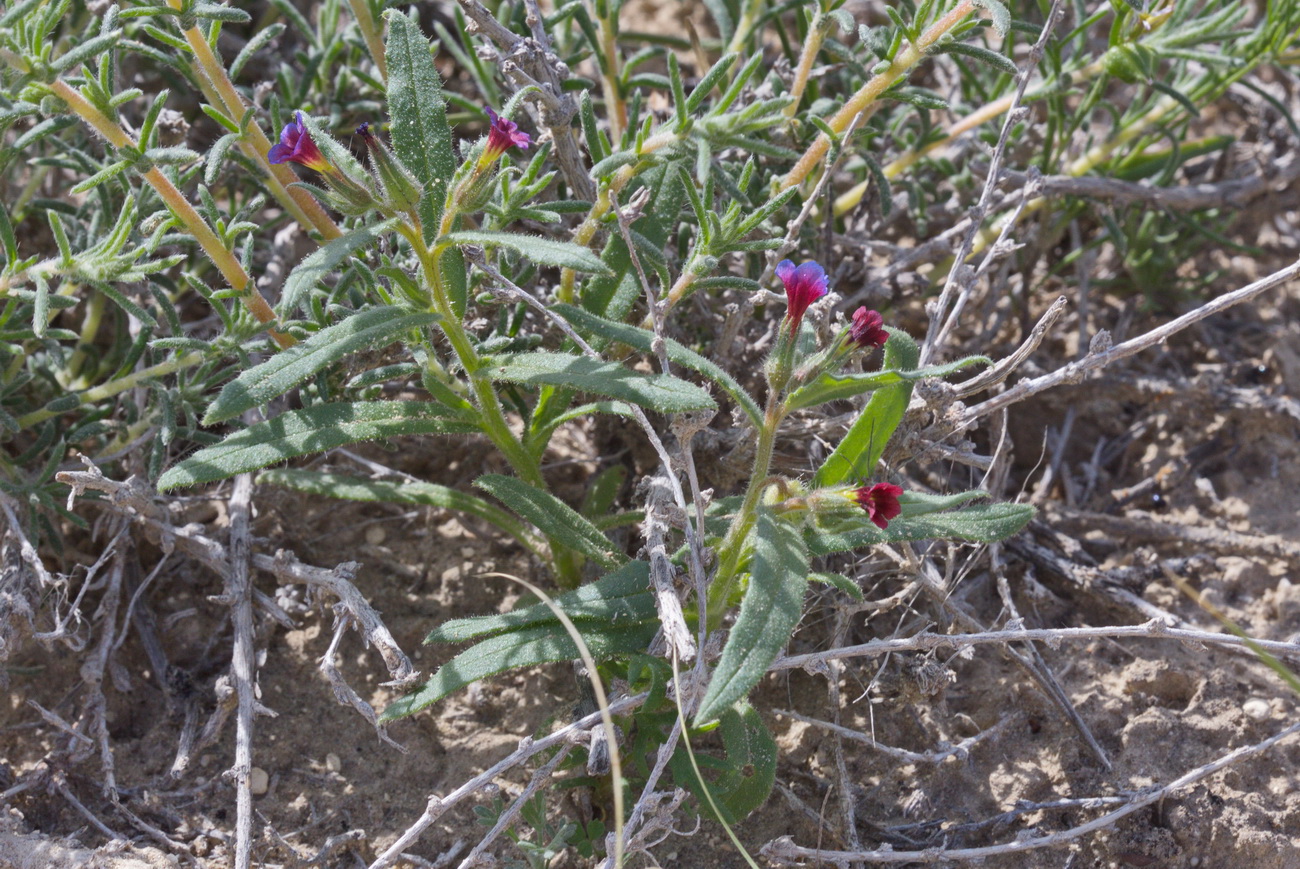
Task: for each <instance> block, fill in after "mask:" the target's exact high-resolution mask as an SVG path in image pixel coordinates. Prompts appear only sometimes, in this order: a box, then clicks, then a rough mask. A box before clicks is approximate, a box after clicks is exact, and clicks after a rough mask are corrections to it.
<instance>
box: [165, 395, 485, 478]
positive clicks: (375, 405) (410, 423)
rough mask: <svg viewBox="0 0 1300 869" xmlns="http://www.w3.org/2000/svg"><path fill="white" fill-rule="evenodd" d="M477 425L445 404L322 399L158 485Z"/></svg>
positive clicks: (246, 432) (216, 448) (180, 467)
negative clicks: (323, 401)
mask: <svg viewBox="0 0 1300 869" xmlns="http://www.w3.org/2000/svg"><path fill="white" fill-rule="evenodd" d="M476 431H478V427H477V426H475V425H474V424H472V423H467V422H463V421H462V420H461V419H460V418H458V417H457V416H455V415H453V411H451V410H450V409H448V408H447V407H444V406H443V405H441V404H433V403H431V402H423V401H366V402H357V403H355V404H353V403H343V402H338V403H333V404H318V405H316V406H315V407H308V408H304V409H302V410H292V411H289V412H288V413H282V414H280V415H279V416H277V417H275V418H274V419H269V420H267V421H266V422H259V423H258V424H257V425H253V426H249V427H248V428H246V429H243V430H242V431H237V432H235V433H234V434H232V435H230V436H229V437H227V438H226V439H225V440H223V441H221V442H220V443H218V444H214V445H213V446H210V447H207V448H205V449H201V450H199V451H198V452H197V453H195V454H194V455H192V456H190V457H189V458H187V459H184V460H183V461H181V462H180V463H179V464H177V465H176V466H175V467H174V468H172V469H171V470H169V471H168V472H167V473H165V474H163V475H162V477H161V478H160V479H159V480H158V491H160V492H166V491H169V490H171V489H179V488H181V487H182V486H196V485H198V484H199V483H210V482H212V481H213V480H223V479H225V478H226V477H231V476H234V475H235V474H242V473H244V472H245V471H256V470H258V469H259V468H264V467H266V466H267V465H272V464H275V463H276V462H282V461H284V460H285V459H290V458H293V457H294V456H301V455H305V454H307V453H319V452H323V451H324V450H332V449H334V448H335V447H341V446H343V445H344V444H351V443H356V442H357V441H373V440H379V439H381V438H388V437H396V436H397V435H413V434H469V433H471V432H476Z"/></svg>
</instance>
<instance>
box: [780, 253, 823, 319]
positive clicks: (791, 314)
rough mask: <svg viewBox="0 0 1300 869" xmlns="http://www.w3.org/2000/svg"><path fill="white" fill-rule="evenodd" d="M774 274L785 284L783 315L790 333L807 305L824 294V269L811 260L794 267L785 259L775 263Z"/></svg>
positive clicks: (806, 308)
mask: <svg viewBox="0 0 1300 869" xmlns="http://www.w3.org/2000/svg"><path fill="white" fill-rule="evenodd" d="M776 276H777V277H778V278H780V279H781V283H783V284H785V299H786V311H785V316H786V319H788V320H789V321H790V333H791V334H795V333H797V332H798V331H799V324H800V323H802V322H803V315H804V312H805V311H807V310H808V306H809V305H811V304H812V303H813V302H815V301H817V300H818V299H820V298H821V297H822V296H824V295H826V270H825V269H824V268H822V267H821V266H819V265H818V264H817V263H815V262H812V261H811V260H810V261H809V262H806V263H804V264H803V265H801V266H799V267H798V268H795V264H794V263H792V262H790V260H788V259H786V260H781V262H780V264H778V265H777V267H776Z"/></svg>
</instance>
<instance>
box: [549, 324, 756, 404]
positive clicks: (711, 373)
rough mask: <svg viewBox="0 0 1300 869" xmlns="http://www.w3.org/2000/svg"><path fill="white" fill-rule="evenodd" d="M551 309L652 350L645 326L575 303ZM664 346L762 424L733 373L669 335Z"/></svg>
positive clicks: (582, 326) (592, 329)
mask: <svg viewBox="0 0 1300 869" xmlns="http://www.w3.org/2000/svg"><path fill="white" fill-rule="evenodd" d="M551 310H553V311H555V313H557V314H559V315H560V316H561V317H563V318H564V319H566V320H568V321H569V322H570V323H572V324H573V325H574V326H576V327H577V328H578V329H580V330H582V331H583V332H586V333H588V334H593V335H599V336H600V337H602V338H605V339H607V340H610V341H617V342H619V343H620V344H626V345H627V346H629V347H631V348H633V349H636V350H640V351H641V352H643V353H651V352H653V345H654V340H655V334H654V332H651V331H650V330H648V329H641V328H638V327H637V326H632V325H629V324H627V323H615V322H614V321H613V320H606V319H605V318H604V317H601V316H598V315H596V314H593V313H591V312H590V311H588V310H586V309H585V308H579V307H578V306H577V305H564V304H560V305H553V306H552V307H551ZM664 349H665V352H666V353H667V354H668V358H669V359H670V360H672V361H673V362H676V363H677V364H678V365H681V366H683V367H685V368H689V369H691V370H692V371H697V372H699V373H700V374H703V375H704V376H705V377H707V378H709V379H710V380H712V381H713V382H714V383H716V384H717V385H718V386H720V387H721V388H722V389H723V390H724V391H725V392H726V393H727V395H729V396H731V399H732V401H734V402H736V404H737V405H738V406H739V407H740V408H741V410H743V411H744V412H745V415H746V416H748V417H749V418H750V419H751V420H752V421H753V423H754V426H755V427H758V426H760V425H762V423H763V412H762V411H761V410H760V409H759V407H758V402H756V401H754V399H753V398H752V397H750V395H749V393H748V392H746V391H745V388H744V387H743V386H741V385H740V384H739V383H737V382H736V379H735V378H734V377H732V376H731V375H730V374H728V373H727V372H726V371H724V370H722V368H720V367H719V366H718V365H717V364H715V363H714V362H713V361H712V360H710V359H706V358H705V357H703V356H701V355H700V354H698V353H696V352H695V351H694V350H691V349H690V348H689V347H686V346H685V345H683V344H681V343H679V342H677V341H674V340H673V339H672V338H665V339H664Z"/></svg>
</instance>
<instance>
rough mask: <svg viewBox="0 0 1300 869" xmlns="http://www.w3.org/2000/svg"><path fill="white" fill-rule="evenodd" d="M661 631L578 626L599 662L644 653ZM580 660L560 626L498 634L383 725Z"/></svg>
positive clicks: (640, 626) (650, 624)
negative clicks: (489, 684)
mask: <svg viewBox="0 0 1300 869" xmlns="http://www.w3.org/2000/svg"><path fill="white" fill-rule="evenodd" d="M658 627H659V625H658V622H657V621H647V622H639V623H635V624H629V625H627V626H609V625H601V624H599V623H596V622H584V623H582V624H579V625H577V628H578V632H579V633H581V634H582V639H583V642H584V643H586V645H587V649H588V650H589V651H590V652H591V655H592V657H594V658H595V659H596V660H598V661H600V660H607V659H609V658H613V657H616V656H619V655H633V654H638V653H641V652H644V651H645V650H646V647H647V646H648V645H649V644H650V640H651V639H653V638H654V635H655V631H656V630H657V629H658ZM576 657H578V646H577V644H576V643H574V641H573V638H572V637H570V636H569V634H568V633H567V632H566V631H565V629H564V626H563V625H561V624H559V623H558V622H555V623H551V624H545V625H541V626H539V627H535V628H527V629H525V630H521V631H511V632H509V633H506V634H498V635H497V636H495V637H490V638H488V639H486V640H484V641H483V642H481V643H478V644H476V645H474V646H471V647H470V648H468V649H466V650H465V651H463V652H461V653H460V654H459V655H457V656H456V657H454V658H452V659H451V660H450V661H448V662H447V663H446V664H444V665H443V666H442V667H440V668H438V672H436V673H434V674H433V677H432V678H430V679H429V681H428V682H425V683H424V685H422V686H421V687H420V688H419V689H418V690H417V691H415V692H414V693H413V694H408V695H406V696H405V697H402V698H400V699H398V700H396V701H394V702H393V703H391V704H389V706H388V708H387V709H385V710H384V712H383V714H382V715H380V716H379V720H380V721H392V720H394V719H396V718H402V717H403V716H406V715H410V714H412V713H414V712H418V711H419V710H421V709H423V708H424V707H426V706H428V705H429V704H431V703H435V702H437V701H438V700H441V699H442V698H443V697H446V696H447V695H448V694H451V693H452V692H454V691H459V690H460V689H461V688H464V687H466V686H468V685H470V684H472V683H474V682H477V681H478V680H479V679H484V678H486V677H488V676H492V675H494V674H496V673H501V672H503V671H505V670H511V669H514V668H517V667H532V666H535V665H537V664H545V663H547V662H550V661H568V660H572V659H573V658H576Z"/></svg>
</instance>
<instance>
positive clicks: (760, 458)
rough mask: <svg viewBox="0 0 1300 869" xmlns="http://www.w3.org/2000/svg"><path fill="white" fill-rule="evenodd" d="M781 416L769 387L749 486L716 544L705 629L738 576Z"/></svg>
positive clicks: (715, 621) (725, 602)
mask: <svg viewBox="0 0 1300 869" xmlns="http://www.w3.org/2000/svg"><path fill="white" fill-rule="evenodd" d="M784 418H785V403H784V402H783V401H781V399H780V398H779V393H778V390H776V389H773V390H771V391H770V392H769V393H768V396H767V407H766V408H765V409H764V411H763V425H762V426H760V427H759V429H758V442H757V443H756V444H755V446H754V468H753V470H752V471H751V472H750V477H749V485H748V486H747V487H746V489H745V497H744V500H743V501H742V502H741V504H740V510H739V512H737V513H736V518H734V519H733V520H732V521H731V527H730V528H728V529H727V536H726V537H724V538H723V540H722V544H721V545H720V546H719V547H718V573H717V577H716V578H715V579H714V580H713V585H712V586H711V587H710V588H709V599H708V606H707V619H708V622H707V624H708V626H709V630H713V628H715V627H717V625H718V624H719V623H720V622H721V620H722V614H723V613H724V612H726V610H727V606H728V602H729V601H730V599H731V595H732V592H733V591H735V588H736V582H737V580H738V579H739V577H740V562H741V557H742V555H743V554H744V550H745V542H746V540H747V539H748V538H749V532H750V529H752V528H753V527H754V514H755V511H756V510H757V509H758V502H759V499H760V498H762V496H763V490H764V489H766V488H767V484H768V471H769V470H770V469H771V467H772V450H773V448H774V447H775V446H776V431H777V429H778V428H779V427H780V425H781V420H782V419H784Z"/></svg>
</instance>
